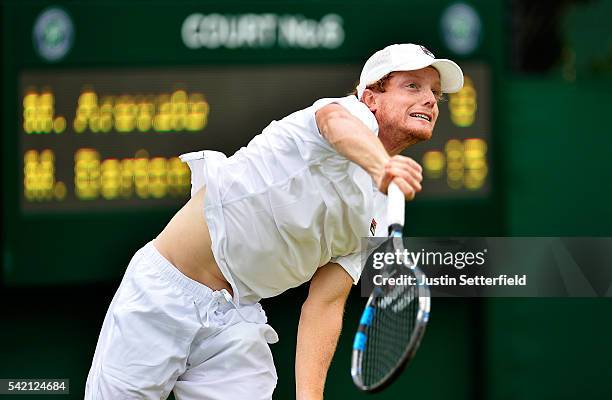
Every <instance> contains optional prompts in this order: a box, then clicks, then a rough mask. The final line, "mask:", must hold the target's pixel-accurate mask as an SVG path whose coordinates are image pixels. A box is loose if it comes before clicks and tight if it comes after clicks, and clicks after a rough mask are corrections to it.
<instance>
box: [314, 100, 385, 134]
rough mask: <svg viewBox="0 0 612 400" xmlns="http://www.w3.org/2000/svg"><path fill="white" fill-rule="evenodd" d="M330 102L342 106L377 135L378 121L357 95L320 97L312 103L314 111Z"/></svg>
mask: <svg viewBox="0 0 612 400" xmlns="http://www.w3.org/2000/svg"><path fill="white" fill-rule="evenodd" d="M331 103H336V104H339V105H341V106H342V107H344V108H345V109H346V110H347V111H348V112H349V113H351V114H352V115H353V116H355V117H357V119H359V120H360V121H361V122H363V123H364V124H365V126H367V127H368V128H369V129H370V130H371V131H372V132H374V134H375V135H377V136H378V122H376V118H375V117H374V114H372V112H371V111H370V109H369V108H368V106H366V105H365V104H363V103H362V102H360V101H359V100H357V97H355V96H353V95H351V96H346V97H340V98H328V99H320V100H318V101H316V102H315V103H314V104H313V105H312V107H313V109H314V113H316V112H317V111H318V110H319V109H321V108H323V107H325V106H326V105H328V104H331Z"/></svg>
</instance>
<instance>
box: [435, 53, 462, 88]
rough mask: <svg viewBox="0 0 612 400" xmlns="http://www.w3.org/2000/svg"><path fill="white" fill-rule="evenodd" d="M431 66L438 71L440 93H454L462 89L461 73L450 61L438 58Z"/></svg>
mask: <svg viewBox="0 0 612 400" xmlns="http://www.w3.org/2000/svg"><path fill="white" fill-rule="evenodd" d="M431 66H432V67H434V68H435V69H437V70H438V73H439V74H440V84H441V85H442V88H441V89H442V92H444V93H455V92H458V91H459V90H461V88H462V87H463V71H461V68H460V67H459V66H458V65H457V64H456V63H455V62H454V61H451V60H447V59H445V58H440V59H436V60H434V62H433V63H431Z"/></svg>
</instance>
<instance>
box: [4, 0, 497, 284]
mask: <svg viewBox="0 0 612 400" xmlns="http://www.w3.org/2000/svg"><path fill="white" fill-rule="evenodd" d="M45 4H47V3H45ZM126 4H127V6H125V7H124V8H123V12H124V13H127V14H123V15H124V16H123V18H124V19H125V15H131V16H132V17H133V18H134V20H132V21H131V22H130V23H127V22H125V21H124V22H123V23H122V22H121V21H123V20H122V19H121V18H119V20H118V22H117V24H115V25H114V26H113V33H112V34H111V33H110V31H109V30H108V29H110V25H104V24H103V23H102V22H97V21H89V20H87V21H89V22H86V21H85V20H83V19H82V18H80V17H81V16H83V15H85V14H88V13H96V12H99V13H107V14H108V13H112V7H110V6H109V7H102V6H100V5H91V6H90V5H84V4H81V5H73V6H71V7H72V8H70V7H51V8H45V7H43V6H36V3H35V2H34V3H29V4H27V5H23V6H21V5H14V7H13V9H11V8H10V7H9V9H8V12H9V14H10V13H11V11H12V12H13V13H14V16H15V24H16V27H17V28H18V29H16V31H17V32H18V33H19V32H22V33H23V35H25V36H28V35H30V36H31V37H32V40H31V41H29V40H26V41H23V43H21V46H23V48H24V49H22V50H20V52H17V53H16V54H17V59H14V60H13V62H12V63H9V67H8V68H7V71H8V72H7V73H5V75H4V79H5V81H4V83H5V84H6V85H7V87H8V88H9V90H7V91H6V93H5V94H4V96H5V98H6V97H7V96H8V95H10V96H12V103H13V104H15V105H16V107H14V108H11V107H6V109H5V110H3V115H4V118H3V120H4V122H3V124H4V125H3V126H4V130H5V138H4V139H3V148H4V156H5V157H4V160H3V187H4V210H3V212H4V218H3V233H4V236H5V242H4V246H3V251H4V257H3V259H4V264H3V267H4V281H5V282H6V283H7V284H23V283H26V284H28V283H30V284H31V283H34V284H39V283H61V282H65V283H69V282H82V281H98V280H103V279H109V278H113V277H116V276H117V273H118V271H121V270H122V269H123V268H124V267H125V263H126V262H127V260H129V258H128V255H129V254H130V253H131V252H133V251H134V250H135V249H136V248H138V247H139V246H141V245H142V244H144V243H146V241H147V240H150V239H152V238H153V237H155V235H156V234H157V233H158V232H159V231H160V230H161V229H162V228H163V225H164V224H165V223H166V222H167V221H168V219H169V218H170V217H171V216H172V214H173V213H174V212H176V211H177V210H178V208H179V207H181V205H182V204H184V202H185V201H186V200H187V198H188V196H189V189H190V173H189V169H188V167H187V166H186V164H183V163H182V162H181V161H180V159H179V158H178V156H179V155H180V154H182V153H186V152H190V151H196V150H204V149H211V150H217V151H222V152H224V153H226V154H227V155H231V154H232V153H233V152H235V151H236V150H238V149H239V148H240V147H241V146H244V145H246V144H247V143H248V141H249V140H250V139H251V138H253V137H254V136H255V135H257V134H258V133H260V132H261V131H262V130H263V128H265V127H266V126H267V124H269V123H270V122H271V121H273V120H278V119H281V118H283V117H284V116H286V115H288V114H290V113H292V112H294V111H297V110H299V109H302V108H304V107H307V106H309V105H311V104H312V103H313V102H314V101H316V100H317V99H319V98H322V97H341V96H345V95H346V94H347V93H349V92H350V91H351V90H352V89H353V88H354V87H355V85H356V82H357V80H358V77H359V73H360V69H361V67H362V65H363V63H364V62H365V59H367V57H368V56H369V55H370V54H371V53H372V52H373V51H375V50H377V49H379V48H382V47H384V46H386V45H387V44H390V43H394V42H399V41H410V40H408V39H407V38H406V35H405V34H401V35H400V34H399V33H398V32H397V31H393V30H390V31H389V32H385V33H379V34H377V35H375V34H369V35H368V32H367V31H364V29H362V28H356V25H355V23H354V21H356V20H357V17H358V16H357V15H356V14H355V11H353V10H352V8H351V7H350V4H349V3H346V4H345V5H343V6H338V7H335V8H333V9H332V8H330V9H329V10H323V11H316V12H315V11H313V10H311V9H309V8H307V7H306V6H299V5H291V6H288V5H280V3H279V5H278V6H277V7H273V8H270V4H271V3H262V4H261V5H259V6H258V7H259V8H261V9H262V10H264V11H260V10H259V9H249V7H253V6H252V5H251V6H249V7H247V6H245V8H244V10H245V11H244V12H241V11H240V9H241V7H239V6H237V5H236V6H235V7H233V8H232V7H230V9H231V10H230V11H228V10H222V9H218V10H217V12H214V13H212V12H208V13H203V12H202V11H203V10H201V9H198V7H197V6H194V5H193V4H192V3H180V2H178V3H168V4H166V5H164V6H160V5H158V6H157V7H158V8H159V9H157V10H156V11H152V14H151V15H150V18H149V21H150V22H151V23H152V24H153V22H155V21H157V24H153V25H151V24H148V25H147V28H148V32H147V34H148V35H151V36H152V40H149V41H147V42H146V44H145V43H143V44H142V45H136V44H135V43H134V40H133V39H130V38H129V36H130V35H137V36H138V35H139V33H138V31H134V30H133V28H134V24H136V22H134V21H135V20H136V19H137V18H139V16H140V14H139V13H138V12H137V11H139V10H140V8H139V6H138V3H137V2H136V3H134V4H132V3H126ZM251 4H255V3H251ZM339 4H340V3H339ZM96 7H98V8H100V7H102V8H103V9H98V10H96V9H95V8H96ZM117 7H119V6H117ZM300 7H302V8H300ZM45 13H46V14H45ZM434 15H435V14H434ZM17 16H19V17H17ZM41 16H42V17H41ZM164 16H165V17H166V18H162V17H164ZM44 17H46V18H47V20H51V21H52V22H53V23H50V24H51V26H50V27H49V26H47V27H46V30H45V29H43V28H40V24H41V22H40V21H41V19H43V20H44ZM62 21H64V22H63V23H64V25H62ZM66 21H68V22H66ZM162 21H163V23H162ZM169 21H174V23H172V22H169ZM205 22H206V23H208V25H205ZM53 24H55V25H53ZM66 24H67V25H66ZM140 26H141V27H142V26H143V25H140ZM151 26H156V27H157V29H155V30H153V31H152V30H151ZM96 27H97V28H98V29H95V28H96ZM308 27H311V28H312V29H311V28H308ZM300 29H301V30H302V31H303V32H302V31H300ZM309 29H311V31H309ZM156 31H159V32H157V33H156ZM41 32H42V33H41ZM49 32H51V33H49ZM134 32H136V33H134ZM160 32H162V33H163V34H164V35H165V37H167V36H170V35H172V36H173V37H174V41H173V42H171V43H170V42H168V41H167V40H166V41H164V40H161V36H159V35H160ZM296 32H297V33H296ZM309 32H310V33H309ZM415 32H416V30H415ZM41 35H42V37H43V39H41V40H43V43H42V44H41V43H39V42H37V40H39V39H37V38H38V36H41ZM45 35H47V36H45ZM49 35H51V37H52V39H53V40H54V41H53V42H51V43H52V44H53V46H55V47H51V50H53V51H51V50H48V51H47V52H46V53H45V52H44V51H41V49H40V47H41V46H44V44H45V43H44V40H45V39H44V38H47V37H48V36H49ZM100 35H113V36H115V37H117V38H119V39H117V40H118V41H117V42H116V43H115V47H113V48H111V47H109V46H108V43H106V42H104V43H102V42H99V40H100V38H99V36H100ZM155 35H157V36H155ZM249 35H250V36H249ZM275 35H276V36H275ZM414 36H418V35H416V34H415V35H414ZM139 37H140V38H141V39H142V38H143V37H145V36H139ZM67 38H68V39H67ZM121 38H123V39H121ZM155 38H158V39H159V40H157V41H155V40H154V39H155ZM364 38H368V40H365V39H364ZM62 40H63V41H66V40H68V41H69V43H67V44H66V46H68V50H62V51H65V55H59V56H58V53H61V51H60V50H61V49H60V46H59V45H58V44H57V43H59V42H61V41H62ZM360 40H361V42H360ZM364 40H365V41H364ZM419 40H421V41H422V42H424V43H429V42H433V43H434V46H435V45H436V43H438V42H439V39H431V38H430V40H428V38H422V39H419V37H414V39H412V41H415V42H416V41H419ZM95 43H99V45H98V46H96V45H95ZM359 43H360V45H359V46H358V45H357V44H359ZM364 43H365V45H364ZM142 46H149V50H150V54H149V55H147V54H146V52H143V48H142ZM164 46H165V47H164ZM434 46H431V47H432V50H434V53H437V56H438V57H448V58H454V59H457V57H454V56H453V54H452V53H450V51H449V50H447V49H445V48H444V46H442V45H439V44H438V45H437V46H438V48H440V50H442V51H445V52H446V53H447V54H444V53H440V51H437V49H436V47H434ZM164 49H166V50H167V51H163V50H164ZM5 50H6V48H5ZM7 51H8V50H7ZM448 53H450V54H448ZM19 57H21V58H19ZM457 61H458V63H459V64H460V66H461V67H462V69H463V71H464V74H465V78H466V79H465V86H464V88H463V89H462V90H461V91H460V92H458V93H455V94H449V95H447V99H446V101H444V102H442V103H440V116H439V118H438V121H437V124H436V128H435V130H434V134H433V137H432V139H431V140H430V141H428V142H424V143H419V144H417V145H415V146H412V147H410V148H409V149H407V150H406V152H405V154H406V155H409V156H410V157H412V158H414V159H415V160H417V161H418V162H419V163H421V165H422V166H423V169H424V182H423V192H422V193H420V194H419V196H418V199H417V200H416V203H419V202H423V203H427V202H431V201H439V200H445V201H454V200H462V201H464V200H477V201H486V199H487V198H488V197H489V196H490V194H491V191H492V184H491V182H492V180H491V173H492V157H491V140H490V138H491V136H492V128H491V105H490V103H491V101H490V98H491V97H490V96H491V94H490V91H491V71H490V66H489V63H488V62H486V60H483V59H482V58H480V59H478V58H475V59H464V60H461V59H460V58H459V59H457ZM12 76H14V80H13V82H15V84H14V85H13V86H12V85H11V84H10V83H9V81H10V78H11V77H12ZM10 88H13V90H10ZM7 111H8V112H9V113H11V114H9V115H7V114H4V113H5V112H7ZM13 116H14V118H13ZM11 118H12V119H11ZM10 121H13V122H12V123H11V122H10ZM109 249H114V250H115V251H112V252H109Z"/></svg>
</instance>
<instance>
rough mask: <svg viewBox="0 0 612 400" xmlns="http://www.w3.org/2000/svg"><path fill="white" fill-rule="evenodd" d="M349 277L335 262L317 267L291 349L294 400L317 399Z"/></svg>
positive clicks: (330, 352)
mask: <svg viewBox="0 0 612 400" xmlns="http://www.w3.org/2000/svg"><path fill="white" fill-rule="evenodd" d="M352 283H353V281H352V279H351V277H350V276H349V274H348V273H347V272H346V271H345V270H344V269H343V268H342V267H341V266H340V265H338V264H335V263H329V264H327V265H324V266H322V267H320V268H319V269H318V270H317V272H316V273H315V274H314V276H313V277H312V280H311V281H310V290H309V292H308V298H307V299H306V301H305V302H304V305H303V306H302V314H301V315H300V323H299V326H298V336H297V346H296V349H295V384H296V387H295V389H296V398H297V400H321V399H323V388H324V386H325V377H326V376H327V370H328V369H329V364H330V362H331V359H332V356H333V354H334V351H335V350H336V343H337V342H338V337H339V336H340V329H341V327H342V316H343V313H344V303H345V302H346V298H347V297H348V293H349V291H350V290H351V286H352Z"/></svg>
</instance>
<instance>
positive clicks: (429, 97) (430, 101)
mask: <svg viewBox="0 0 612 400" xmlns="http://www.w3.org/2000/svg"><path fill="white" fill-rule="evenodd" d="M423 93H424V94H423V105H430V106H432V105H434V104H435V103H436V102H437V100H436V95H435V94H434V92H433V91H432V90H424V91H423Z"/></svg>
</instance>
